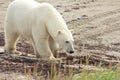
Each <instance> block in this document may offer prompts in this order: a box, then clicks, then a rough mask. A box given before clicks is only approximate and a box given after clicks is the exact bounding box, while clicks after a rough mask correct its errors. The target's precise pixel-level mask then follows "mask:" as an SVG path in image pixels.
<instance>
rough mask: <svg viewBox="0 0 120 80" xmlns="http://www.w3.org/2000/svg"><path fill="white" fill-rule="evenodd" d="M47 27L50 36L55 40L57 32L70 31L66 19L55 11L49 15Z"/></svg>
mask: <svg viewBox="0 0 120 80" xmlns="http://www.w3.org/2000/svg"><path fill="white" fill-rule="evenodd" d="M46 27H47V29H48V32H49V34H50V36H52V37H53V38H54V39H55V37H56V34H57V31H59V30H68V28H67V25H66V23H65V21H64V19H63V18H62V16H61V15H60V13H59V12H57V11H56V10H53V12H51V14H50V15H49V18H48V20H47V23H46Z"/></svg>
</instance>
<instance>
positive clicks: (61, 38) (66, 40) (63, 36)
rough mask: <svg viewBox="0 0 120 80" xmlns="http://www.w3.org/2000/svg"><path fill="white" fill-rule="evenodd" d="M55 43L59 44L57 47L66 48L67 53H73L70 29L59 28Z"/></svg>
mask: <svg viewBox="0 0 120 80" xmlns="http://www.w3.org/2000/svg"><path fill="white" fill-rule="evenodd" d="M56 41H57V43H58V44H59V47H60V48H62V49H64V50H66V51H67V52H68V53H74V47H73V42H74V39H73V36H72V34H71V31H69V30H67V31H66V30H59V31H57V38H56Z"/></svg>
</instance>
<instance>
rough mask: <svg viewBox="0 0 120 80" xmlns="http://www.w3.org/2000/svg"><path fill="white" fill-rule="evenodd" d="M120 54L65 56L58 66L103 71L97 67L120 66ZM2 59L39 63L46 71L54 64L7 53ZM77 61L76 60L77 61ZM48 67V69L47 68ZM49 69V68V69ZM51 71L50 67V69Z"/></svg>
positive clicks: (88, 52)
mask: <svg viewBox="0 0 120 80" xmlns="http://www.w3.org/2000/svg"><path fill="white" fill-rule="evenodd" d="M119 55H120V53H117V52H115V54H112V53H109V52H103V51H95V50H91V51H86V52H85V53H84V54H83V53H81V54H72V55H69V54H68V55H66V54H65V53H64V54H63V56H64V58H63V57H62V56H60V57H61V58H62V60H63V63H62V64H58V63H57V64H56V66H59V67H61V68H71V69H75V70H77V71H79V72H80V71H82V70H88V71H103V70H104V69H103V68H97V67H96V65H100V67H106V66H109V65H110V66H115V65H118V64H120V56H119ZM0 59H4V60H7V61H11V62H14V63H28V64H29V63H30V64H31V63H38V64H39V66H40V67H42V66H44V69H45V70H46V68H47V67H46V66H48V67H49V66H51V64H52V63H53V62H51V61H49V60H42V59H38V58H36V57H31V56H11V55H9V54H7V53H5V52H0ZM75 59H76V60H75ZM64 61H70V63H65V62H64ZM45 67H46V68H45ZM47 69H48V68H47ZM49 70H50V67H49Z"/></svg>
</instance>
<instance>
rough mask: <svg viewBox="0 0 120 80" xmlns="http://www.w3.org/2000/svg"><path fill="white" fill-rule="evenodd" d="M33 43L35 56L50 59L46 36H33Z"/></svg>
mask: <svg viewBox="0 0 120 80" xmlns="http://www.w3.org/2000/svg"><path fill="white" fill-rule="evenodd" d="M34 44H35V48H34V49H35V52H36V57H38V58H39V57H41V58H43V59H50V57H51V54H52V52H51V50H50V48H49V45H48V39H47V38H34Z"/></svg>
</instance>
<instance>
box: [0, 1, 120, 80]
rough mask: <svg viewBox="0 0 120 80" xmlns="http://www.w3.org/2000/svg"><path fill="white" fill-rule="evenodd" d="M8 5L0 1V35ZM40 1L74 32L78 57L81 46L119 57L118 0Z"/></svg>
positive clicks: (119, 13) (119, 2)
mask: <svg viewBox="0 0 120 80" xmlns="http://www.w3.org/2000/svg"><path fill="white" fill-rule="evenodd" d="M11 1H12V0H11ZM11 1H10V0H9V1H8V0H0V32H3V30H4V28H3V23H4V17H5V14H6V8H7V6H8V4H9V3H10V2H11ZM39 1H40V2H49V3H51V4H53V5H54V6H55V7H56V8H57V10H58V11H59V12H60V13H61V14H62V15H63V17H64V19H65V21H66V22H67V25H68V27H69V29H73V30H74V32H73V36H74V39H75V50H76V53H80V51H81V47H83V45H84V46H85V49H88V50H101V51H111V52H113V53H115V52H118V53H120V1H119V0H39ZM1 46H3V45H1ZM1 74H2V73H1ZM1 74H0V75H1ZM6 76H8V75H6ZM1 77H5V75H4V76H0V78H1ZM12 80H19V79H12ZM22 80H23V79H22Z"/></svg>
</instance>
